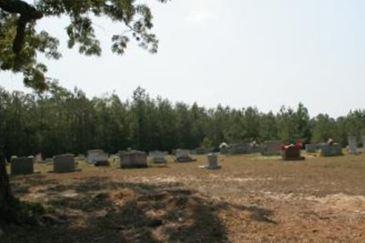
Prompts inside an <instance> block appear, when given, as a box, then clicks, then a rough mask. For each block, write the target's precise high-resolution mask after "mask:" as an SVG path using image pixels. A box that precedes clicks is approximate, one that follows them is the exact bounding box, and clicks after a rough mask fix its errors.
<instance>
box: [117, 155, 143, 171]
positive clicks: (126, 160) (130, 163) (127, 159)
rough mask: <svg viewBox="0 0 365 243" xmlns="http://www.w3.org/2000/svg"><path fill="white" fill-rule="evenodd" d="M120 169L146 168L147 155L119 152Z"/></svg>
mask: <svg viewBox="0 0 365 243" xmlns="http://www.w3.org/2000/svg"><path fill="white" fill-rule="evenodd" d="M119 157H120V167H121V168H123V169H128V168H146V167H147V166H148V165H147V155H146V153H145V152H141V151H127V152H119Z"/></svg>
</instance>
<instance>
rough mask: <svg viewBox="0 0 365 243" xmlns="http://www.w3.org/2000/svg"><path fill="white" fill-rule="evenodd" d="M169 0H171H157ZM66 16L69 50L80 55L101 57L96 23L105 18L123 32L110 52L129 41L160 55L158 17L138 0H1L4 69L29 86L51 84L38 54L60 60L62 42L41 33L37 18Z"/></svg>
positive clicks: (0, 63)
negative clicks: (155, 31)
mask: <svg viewBox="0 0 365 243" xmlns="http://www.w3.org/2000/svg"><path fill="white" fill-rule="evenodd" d="M157 1H159V2H167V1H168V0H157ZM52 16H58V17H59V16H67V17H69V19H70V24H69V25H68V26H66V32H67V35H68V41H67V45H68V47H69V48H74V47H78V50H79V52H80V53H81V54H84V55H87V56H90V55H97V56H99V55H100V54H101V52H102V50H101V48H100V42H99V40H98V39H97V37H96V34H95V31H94V26H93V21H94V20H95V19H96V18H98V17H104V18H108V19H110V20H112V21H113V22H114V23H117V24H120V25H121V30H122V31H121V33H115V34H114V35H113V36H112V37H111V43H112V44H111V50H112V51H113V52H114V53H116V54H119V55H121V54H123V53H124V52H125V50H126V48H127V45H128V43H129V42H130V40H134V41H136V42H137V43H138V45H139V46H141V47H142V48H145V49H147V50H149V51H150V52H152V53H155V52H156V51H157V48H158V40H157V38H156V36H155V35H154V34H153V33H151V29H152V28H153V23H152V21H153V15H152V13H151V10H150V8H149V7H148V5H146V4H144V3H141V2H140V1H136V0H82V1H81V0H76V1H74V0H72V1H70V0H37V1H35V4H34V5H30V4H29V3H27V2H26V1H21V0H0V71H12V72H19V73H22V74H23V76H24V84H25V85H26V86H29V87H32V88H35V89H37V90H45V89H47V88H48V80H47V78H46V77H45V73H46V72H47V67H46V65H45V64H43V63H39V62H38V56H39V54H43V55H45V56H46V57H47V58H50V59H59V58H60V57H61V53H59V51H58V45H59V40H58V39H56V38H54V37H52V36H51V35H50V34H49V33H48V31H41V32H38V31H37V30H36V20H38V19H40V18H47V17H52Z"/></svg>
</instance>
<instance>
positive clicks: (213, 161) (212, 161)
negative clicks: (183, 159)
mask: <svg viewBox="0 0 365 243" xmlns="http://www.w3.org/2000/svg"><path fill="white" fill-rule="evenodd" d="M207 158H208V165H207V166H205V168H206V169H208V170H218V169H220V168H221V166H220V165H219V163H218V155H216V154H213V153H211V154H208V156H207Z"/></svg>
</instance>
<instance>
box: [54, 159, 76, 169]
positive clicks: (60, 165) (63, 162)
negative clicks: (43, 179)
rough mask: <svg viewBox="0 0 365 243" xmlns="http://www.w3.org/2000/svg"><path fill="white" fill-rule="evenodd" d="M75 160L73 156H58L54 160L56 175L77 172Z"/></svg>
mask: <svg viewBox="0 0 365 243" xmlns="http://www.w3.org/2000/svg"><path fill="white" fill-rule="evenodd" d="M75 167H76V166H75V158H74V155H73V154H63V155H57V156H55V157H54V159H53V170H54V172H55V173H68V172H74V171H75Z"/></svg>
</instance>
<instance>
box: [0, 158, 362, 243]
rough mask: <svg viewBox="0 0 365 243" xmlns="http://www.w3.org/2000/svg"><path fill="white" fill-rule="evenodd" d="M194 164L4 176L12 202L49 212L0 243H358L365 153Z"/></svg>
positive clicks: (85, 167)
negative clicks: (298, 160)
mask: <svg viewBox="0 0 365 243" xmlns="http://www.w3.org/2000/svg"><path fill="white" fill-rule="evenodd" d="M132 154H136V153H132ZM141 156H143V153H141ZM144 156H145V155H144ZM196 158H197V162H196V163H174V162H173V161H169V162H168V165H169V166H168V167H159V166H151V167H150V168H148V169H145V170H144V169H141V170H120V169H119V165H116V164H113V165H111V166H110V167H106V168H105V169H103V173H100V169H99V168H96V167H94V166H92V165H90V164H89V163H87V162H85V161H80V162H79V165H78V167H80V168H81V169H82V170H81V172H75V173H68V174H67V173H66V174H57V173H44V172H42V173H41V174H33V175H29V176H26V177H22V176H15V177H11V184H12V188H13V191H14V194H15V195H16V196H17V197H18V198H20V199H21V200H22V201H26V202H32V203H42V205H44V206H45V207H46V208H47V211H46V212H45V213H43V214H40V215H39V216H37V217H36V218H35V219H34V220H33V221H34V222H38V223H37V224H40V225H41V226H35V225H28V226H27V227H21V226H18V225H5V226H0V228H1V229H2V230H3V232H5V236H3V238H1V240H3V241H1V242H24V241H27V242H30V243H33V242H34V243H36V242H49V239H52V242H80V243H89V242H101V243H108V242H195V240H196V241H197V242H234V243H235V242H237V243H238V242H329V241H331V242H335V241H337V242H365V235H364V232H365V187H364V185H365V177H364V174H365V163H364V161H365V155H364V154H360V155H358V156H352V155H344V156H338V157H314V156H309V157H307V159H306V160H305V161H302V162H301V163H292V162H290V161H289V162H285V163H283V162H281V161H280V160H279V159H278V158H277V157H267V156H259V155H257V154H256V155H244V156H222V155H220V156H219V164H218V165H220V166H221V169H220V170H211V171H210V170H209V171H208V170H205V169H199V168H198V166H206V165H207V164H208V165H215V163H216V162H217V160H216V157H215V156H212V157H210V158H208V157H207V156H205V155H202V156H197V157H196ZM55 161H57V157H56V158H55ZM143 161H145V160H143ZM197 165H198V166H197ZM48 166H49V165H47V164H45V163H41V164H35V165H34V168H35V170H37V171H46V170H47V168H48ZM9 167H10V165H9ZM9 169H10V168H9Z"/></svg>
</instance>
